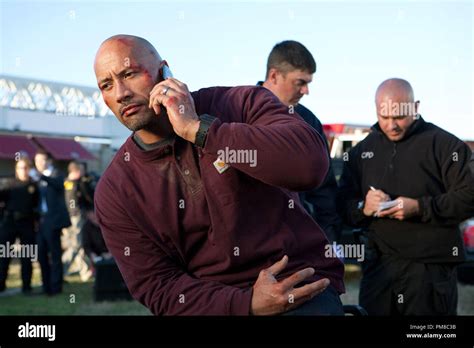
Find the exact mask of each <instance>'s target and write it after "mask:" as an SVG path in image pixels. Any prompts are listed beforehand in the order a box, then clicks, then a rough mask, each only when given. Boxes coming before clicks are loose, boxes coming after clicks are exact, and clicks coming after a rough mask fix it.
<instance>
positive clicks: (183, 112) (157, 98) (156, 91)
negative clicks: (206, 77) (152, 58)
mask: <svg viewBox="0 0 474 348" xmlns="http://www.w3.org/2000/svg"><path fill="white" fill-rule="evenodd" d="M161 105H163V106H164V107H165V108H166V111H167V113H168V117H169V120H170V123H171V125H172V126H173V130H174V132H175V133H176V134H177V135H178V136H180V137H181V138H183V139H186V140H188V141H190V142H192V143H194V142H195V141H196V133H197V131H198V129H199V122H200V121H199V117H198V115H197V114H196V108H195V106H194V100H193V98H192V96H191V93H190V92H189V90H188V87H187V86H186V85H185V84H184V83H182V82H180V81H178V80H176V79H174V78H168V79H166V80H164V81H161V82H160V83H158V84H156V85H155V87H153V89H152V90H151V92H150V103H149V105H148V106H149V107H150V108H153V110H154V111H155V113H156V114H157V115H159V114H160V111H161V110H160V108H161Z"/></svg>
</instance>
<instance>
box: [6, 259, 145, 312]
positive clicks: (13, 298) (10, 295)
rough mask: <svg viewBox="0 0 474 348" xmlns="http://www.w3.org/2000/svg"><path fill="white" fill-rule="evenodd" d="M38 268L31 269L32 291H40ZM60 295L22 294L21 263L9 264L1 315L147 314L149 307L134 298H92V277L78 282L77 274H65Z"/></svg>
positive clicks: (36, 266) (35, 266)
mask: <svg viewBox="0 0 474 348" xmlns="http://www.w3.org/2000/svg"><path fill="white" fill-rule="evenodd" d="M40 276H41V273H40V270H39V267H38V265H37V264H35V265H34V269H33V282H32V285H33V287H34V292H36V293H39V292H40V291H41V287H40V285H41V280H40ZM66 281H67V284H64V289H63V290H64V291H63V293H61V294H60V295H56V296H53V297H48V296H44V295H33V296H24V295H23V294H22V293H21V291H20V289H21V278H20V266H19V264H12V265H11V266H10V272H9V277H8V280H7V287H8V290H7V291H6V293H3V294H1V295H0V315H150V312H149V311H148V309H146V308H145V307H144V306H142V305H141V304H140V303H138V302H136V301H113V302H108V301H105V302H95V301H94V300H93V294H92V287H93V281H92V280H90V281H88V282H85V283H83V282H81V281H80V279H79V276H72V277H66Z"/></svg>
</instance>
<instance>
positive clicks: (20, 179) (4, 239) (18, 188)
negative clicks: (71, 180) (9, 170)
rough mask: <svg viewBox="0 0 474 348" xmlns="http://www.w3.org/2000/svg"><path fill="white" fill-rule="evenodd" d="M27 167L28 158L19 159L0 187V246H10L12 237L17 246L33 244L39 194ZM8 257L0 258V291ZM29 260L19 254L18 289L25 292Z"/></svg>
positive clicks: (28, 288) (28, 163)
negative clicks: (0, 218)
mask: <svg viewBox="0 0 474 348" xmlns="http://www.w3.org/2000/svg"><path fill="white" fill-rule="evenodd" d="M30 169H31V162H30V160H29V159H27V158H21V159H19V160H18V161H17V162H16V166H15V178H13V179H12V180H9V181H8V183H7V185H6V186H5V187H3V188H1V189H0V200H1V201H3V202H4V205H5V209H4V216H3V221H2V224H1V228H0V243H1V244H2V245H6V244H10V245H13V243H15V240H16V238H19V239H20V243H21V245H23V246H29V247H36V242H35V225H36V223H37V218H38V215H37V208H38V202H39V193H38V187H37V185H36V183H34V182H33V181H32V179H31V178H30V176H29V171H30ZM10 260H11V258H10V257H2V258H0V291H3V290H5V282H6V279H7V275H8V266H9V264H10ZM31 261H32V260H31V257H21V279H22V282H23V287H22V291H23V293H25V294H28V293H30V292H31V276H32V271H33V268H32V264H31Z"/></svg>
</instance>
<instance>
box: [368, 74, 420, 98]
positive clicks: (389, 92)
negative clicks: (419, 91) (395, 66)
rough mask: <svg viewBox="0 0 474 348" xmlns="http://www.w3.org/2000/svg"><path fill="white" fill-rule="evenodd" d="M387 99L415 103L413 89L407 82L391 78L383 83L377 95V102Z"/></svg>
mask: <svg viewBox="0 0 474 348" xmlns="http://www.w3.org/2000/svg"><path fill="white" fill-rule="evenodd" d="M386 98H390V99H403V100H406V101H413V100H414V98H415V97H414V93H413V88H412V87H411V85H410V83H409V82H408V81H407V80H404V79H400V78H391V79H387V80H385V81H384V82H382V83H381V84H380V85H379V87H378V88H377V92H376V93H375V101H376V102H377V100H381V99H386Z"/></svg>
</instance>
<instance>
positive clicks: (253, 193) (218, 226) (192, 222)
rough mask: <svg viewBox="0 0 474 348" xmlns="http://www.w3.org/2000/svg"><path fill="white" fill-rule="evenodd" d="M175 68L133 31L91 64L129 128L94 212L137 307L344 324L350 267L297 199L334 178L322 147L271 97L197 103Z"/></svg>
mask: <svg viewBox="0 0 474 348" xmlns="http://www.w3.org/2000/svg"><path fill="white" fill-rule="evenodd" d="M165 66H167V62H166V61H165V60H162V59H161V57H160V55H159V54H158V52H157V51H156V49H155V48H154V47H153V46H152V45H151V44H150V43H149V42H148V41H146V40H145V39H143V38H139V37H135V36H129V35H117V36H114V37H111V38H109V39H107V40H106V41H105V42H104V43H102V45H101V46H100V48H99V50H98V52H97V55H96V59H95V65H94V69H95V73H96V77H97V83H98V86H99V88H100V90H101V92H102V96H103V98H104V101H105V103H106V104H107V105H108V107H109V108H110V109H111V110H112V111H113V113H114V114H115V115H116V117H117V119H118V120H119V121H120V122H121V123H122V124H123V125H124V126H126V127H127V128H128V129H130V130H131V131H132V134H131V136H130V137H129V138H128V139H127V141H126V142H125V144H124V145H123V146H122V147H121V148H120V149H119V151H118V152H117V154H116V156H115V158H114V159H113V160H112V163H111V164H110V165H109V167H108V168H107V170H106V171H105V173H104V175H103V176H102V178H101V179H100V182H99V184H98V187H97V190H96V196H95V207H96V213H97V218H98V221H99V224H100V226H101V229H102V232H103V235H104V238H105V241H106V243H107V246H108V248H109V250H110V251H111V253H112V255H113V256H114V258H115V259H116V261H117V264H118V266H119V268H120V270H121V272H122V274H123V276H124V279H125V282H126V284H127V286H128V288H129V290H130V292H131V294H132V295H133V297H134V298H136V299H137V300H138V301H140V302H141V303H142V304H144V305H145V306H146V307H148V308H149V309H150V310H151V311H152V312H153V313H154V314H156V315H274V314H281V313H285V314H300V315H342V314H343V310H342V304H341V301H340V299H339V294H340V293H342V292H343V291H344V285H343V281H342V276H343V265H342V263H341V262H340V261H339V260H338V259H337V257H335V258H327V257H324V251H325V249H324V248H325V245H326V244H327V240H326V238H325V236H324V233H323V232H322V230H321V229H320V228H319V226H318V225H317V224H316V223H315V222H314V221H313V220H312V219H311V217H310V216H309V215H308V214H307V213H306V212H305V210H304V208H303V207H302V206H301V205H300V203H299V200H298V197H297V194H296V193H294V191H296V190H305V189H308V188H311V187H314V186H317V185H318V184H319V183H320V182H321V181H322V180H323V179H324V176H325V174H326V171H327V167H328V159H327V155H326V149H325V144H324V142H323V141H322V140H321V138H320V137H319V136H318V134H317V133H316V132H315V131H314V130H313V129H312V128H311V127H310V126H308V125H306V124H305V122H304V121H302V120H299V119H295V118H294V117H293V116H291V115H289V114H288V111H287V108H286V107H285V106H284V105H283V104H281V103H280V102H279V101H278V99H277V98H276V97H275V96H274V95H273V94H272V93H271V92H269V91H267V90H266V89H265V88H261V87H256V86H248V87H233V88H231V87H214V88H204V89H201V90H199V91H197V92H193V93H191V92H189V90H188V87H187V86H186V84H184V83H183V82H181V81H179V80H177V79H175V78H168V79H165V75H166V74H164V73H163V70H164V67H165ZM165 70H166V68H165ZM223 153H225V154H226V156H222V155H221V154H223ZM248 154H252V155H254V154H255V156H254V157H252V158H254V159H258V161H257V162H252V163H249V161H248V159H249V158H250V156H247V157H245V156H241V155H248ZM227 155H229V156H227ZM232 155H233V156H232ZM236 155H238V156H236ZM246 159H247V160H246Z"/></svg>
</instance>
